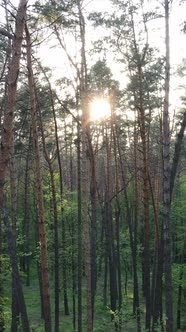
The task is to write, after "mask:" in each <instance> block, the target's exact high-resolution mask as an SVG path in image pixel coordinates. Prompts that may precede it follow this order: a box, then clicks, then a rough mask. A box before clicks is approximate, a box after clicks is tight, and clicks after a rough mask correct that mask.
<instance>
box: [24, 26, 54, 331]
mask: <svg viewBox="0 0 186 332" xmlns="http://www.w3.org/2000/svg"><path fill="white" fill-rule="evenodd" d="M25 32H26V42H27V68H28V84H29V91H30V106H31V118H32V136H33V153H34V162H35V185H36V196H37V206H38V223H39V238H40V255H41V275H42V290H43V291H42V295H43V309H44V321H45V331H46V332H51V331H52V324H51V311H50V292H49V273H48V255H47V241H46V230H45V217H44V198H43V191H42V176H41V162H40V149H39V141H38V127H37V111H36V97H35V90H34V79H33V70H32V59H31V39H30V34H29V30H28V27H27V25H25Z"/></svg>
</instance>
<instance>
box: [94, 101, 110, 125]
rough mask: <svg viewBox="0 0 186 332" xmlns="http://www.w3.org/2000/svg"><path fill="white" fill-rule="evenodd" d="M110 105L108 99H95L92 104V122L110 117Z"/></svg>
mask: <svg viewBox="0 0 186 332" xmlns="http://www.w3.org/2000/svg"><path fill="white" fill-rule="evenodd" d="M110 113H111V109H110V104H109V102H108V101H107V100H106V99H103V98H95V99H94V100H93V101H92V102H91V104H90V120H91V121H101V120H103V119H105V118H108V117H109V116H110Z"/></svg>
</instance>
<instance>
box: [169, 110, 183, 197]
mask: <svg viewBox="0 0 186 332" xmlns="http://www.w3.org/2000/svg"><path fill="white" fill-rule="evenodd" d="M185 127H186V111H185V112H184V113H183V121H182V123H181V127H180V131H179V133H178V134H177V139H176V143H175V147H174V156H173V161H172V167H171V174H170V197H171V198H172V192H173V188H174V181H175V177H176V172H177V167H178V162H179V159H180V152H181V146H182V141H183V137H184V131H185ZM171 198H170V199H171Z"/></svg>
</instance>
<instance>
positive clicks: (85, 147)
mask: <svg viewBox="0 0 186 332" xmlns="http://www.w3.org/2000/svg"><path fill="white" fill-rule="evenodd" d="M77 8H78V15H79V28H80V36H81V75H80V98H81V108H82V122H81V125H82V136H81V138H82V164H81V165H82V178H81V179H82V186H81V188H82V212H83V221H84V241H85V275H86V292H87V332H92V331H93V320H92V282H91V243H90V229H89V216H88V202H89V168H90V165H89V160H88V155H90V151H89V141H88V140H89V137H90V128H89V110H88V107H89V103H88V80H87V64H86V50H85V19H84V16H83V12H82V3H81V1H80V0H78V1H77ZM87 152H88V153H87Z"/></svg>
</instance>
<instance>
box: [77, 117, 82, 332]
mask: <svg viewBox="0 0 186 332" xmlns="http://www.w3.org/2000/svg"><path fill="white" fill-rule="evenodd" d="M78 119H79V117H78ZM77 135H78V137H77V195H78V271H77V274H78V276H77V278H78V280H77V283H78V332H82V212H81V211H82V197H81V145H80V124H79V121H78V124H77Z"/></svg>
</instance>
